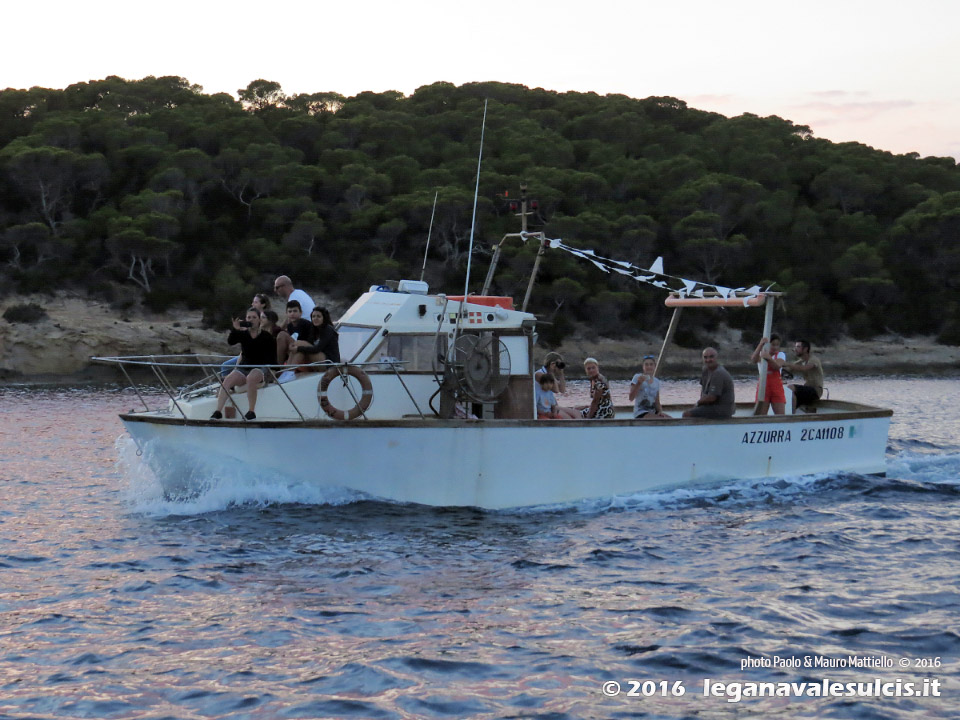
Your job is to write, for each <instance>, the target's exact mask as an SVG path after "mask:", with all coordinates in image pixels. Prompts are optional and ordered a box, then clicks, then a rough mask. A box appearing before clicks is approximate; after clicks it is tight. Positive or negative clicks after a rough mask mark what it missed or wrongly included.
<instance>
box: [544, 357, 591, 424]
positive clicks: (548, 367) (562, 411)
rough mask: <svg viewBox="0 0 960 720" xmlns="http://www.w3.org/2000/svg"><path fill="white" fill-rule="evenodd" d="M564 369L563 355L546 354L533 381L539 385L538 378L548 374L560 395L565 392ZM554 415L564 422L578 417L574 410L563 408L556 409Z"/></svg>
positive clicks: (578, 414) (565, 365)
mask: <svg viewBox="0 0 960 720" xmlns="http://www.w3.org/2000/svg"><path fill="white" fill-rule="evenodd" d="M566 367H567V364H566V363H565V362H564V361H563V355H561V354H560V353H558V352H548V353H547V356H546V357H545V358H544V359H543V367H542V368H540V369H539V370H537V371H536V372H535V373H534V374H533V379H534V380H535V381H536V382H537V383H539V382H540V378H541V377H543V376H544V375H546V374H548V373H549V374H550V375H552V376H553V379H554V380H555V381H556V382H555V385H556V392H558V393H560V394H561V395H562V394H563V393H565V392H566V391H567V378H566V377H565V376H564V374H563V371H564V368H566ZM556 414H557V415H559V416H560V417H561V418H563V419H565V420H574V419H577V418H579V417H580V413H578V412H577V411H576V410H572V409H571V408H565V407H557V411H556Z"/></svg>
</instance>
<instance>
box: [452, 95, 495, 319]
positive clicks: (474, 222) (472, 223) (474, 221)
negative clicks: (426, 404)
mask: <svg viewBox="0 0 960 720" xmlns="http://www.w3.org/2000/svg"><path fill="white" fill-rule="evenodd" d="M487 102H488V100H487V99H484V101H483V122H482V123H481V125H480V155H479V157H477V186H476V188H475V189H474V191H473V217H472V218H471V220H470V249H469V250H468V251H467V279H466V281H465V282H464V284H463V301H464V302H467V294H468V291H469V290H470V261H471V260H472V259H473V231H474V230H475V229H476V227H477V198H478V197H479V195H480V163H481V162H482V161H483V134H484V132H485V131H486V129H487ZM457 324H458V325H459V324H460V323H459V322H458V323H457Z"/></svg>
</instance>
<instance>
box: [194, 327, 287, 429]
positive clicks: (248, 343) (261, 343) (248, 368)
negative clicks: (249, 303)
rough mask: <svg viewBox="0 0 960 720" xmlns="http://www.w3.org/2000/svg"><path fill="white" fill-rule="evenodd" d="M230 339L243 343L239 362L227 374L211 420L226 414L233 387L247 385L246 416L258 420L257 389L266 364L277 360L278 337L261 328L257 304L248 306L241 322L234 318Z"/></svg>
mask: <svg viewBox="0 0 960 720" xmlns="http://www.w3.org/2000/svg"><path fill="white" fill-rule="evenodd" d="M227 343H228V344H230V345H236V344H237V343H240V363H239V364H240V365H241V366H243V367H237V368H236V369H235V370H233V372H231V373H230V374H229V375H227V377H226V378H224V380H223V384H222V385H221V386H220V392H218V393H217V409H216V411H215V412H214V413H213V415H211V416H210V419H211V420H219V419H220V418H222V417H223V406H224V405H226V404H227V393H228V392H229V391H230V389H231V388H234V387H241V386H243V385H246V386H247V401H248V404H249V406H250V409H249V410H248V411H247V414H246V415H244V417H245V418H246V419H247V420H255V419H256V417H257V414H256V413H255V412H254V408H256V406H257V390H259V389H260V385H261V384H262V383H263V378H264V375H265V373H266V368H267V367H268V366H269V365H276V364H277V340H276V338H274V337H273V335H271V334H270V333H268V332H262V331H261V329H260V313H259V312H257V311H256V309H254V308H250V309H249V310H247V320H246V322H245V323H243V324H241V322H240V320H238V319H237V318H234V319H233V330H231V331H230V334H229V335H228V336H227Z"/></svg>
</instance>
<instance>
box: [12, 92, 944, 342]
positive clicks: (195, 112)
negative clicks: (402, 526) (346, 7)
mask: <svg viewBox="0 0 960 720" xmlns="http://www.w3.org/2000/svg"><path fill="white" fill-rule="evenodd" d="M238 94H239V96H240V99H239V101H238V100H237V99H235V98H233V97H232V96H229V95H226V94H216V95H206V94H204V93H203V92H202V90H201V88H199V87H197V86H192V85H190V84H189V82H188V81H186V80H185V79H183V78H175V77H163V78H153V77H148V78H145V79H143V80H139V81H127V80H123V79H120V78H116V77H111V78H107V79H106V80H99V81H94V82H89V83H79V84H77V85H72V86H70V87H68V88H67V89H65V90H49V89H42V88H33V89H31V90H15V89H8V90H4V91H2V92H0V289H2V291H3V292H4V293H9V292H14V291H21V292H36V291H47V290H56V289H62V288H73V289H78V290H85V291H87V292H89V293H91V294H93V295H95V296H98V297H106V298H108V299H110V300H111V301H113V302H115V303H116V304H117V305H118V306H122V305H124V304H125V303H132V302H134V301H136V300H138V299H140V298H141V297H142V298H143V300H144V301H145V302H146V303H147V304H148V305H149V306H151V307H154V308H164V307H168V306H170V305H171V304H173V303H176V302H185V303H188V304H189V305H191V306H198V307H203V308H204V309H205V311H206V317H207V318H208V319H210V320H211V321H213V320H219V319H222V318H223V317H224V316H225V315H226V314H227V313H229V312H235V311H236V310H237V309H238V308H240V307H241V306H242V305H243V304H244V303H245V302H247V301H248V300H249V298H250V296H251V295H252V294H253V292H255V291H260V290H269V289H270V287H271V281H272V279H273V277H274V276H275V275H276V274H278V273H287V274H290V275H292V276H293V277H294V279H295V281H296V282H297V283H298V284H299V285H304V286H306V287H308V288H323V289H325V290H326V291H328V292H330V293H334V294H337V295H342V296H343V297H344V298H345V300H346V299H350V298H352V297H353V296H355V295H356V294H357V292H358V291H360V290H362V289H364V288H366V287H368V286H369V285H371V284H374V283H381V282H383V281H384V280H386V279H388V278H390V279H396V278H400V277H414V278H415V277H418V276H419V272H420V266H421V264H422V260H423V252H424V247H425V242H426V237H427V228H428V225H429V222H430V216H431V209H432V205H433V200H434V194H435V193H436V192H439V201H438V203H437V207H436V217H435V220H434V226H433V241H432V246H431V249H430V258H429V262H428V265H427V279H428V280H429V281H430V283H431V286H432V287H433V288H436V289H442V290H446V291H448V292H459V291H461V290H462V287H463V281H464V273H465V268H466V260H467V257H466V254H467V248H468V240H469V234H470V217H471V211H472V204H473V189H474V182H475V172H476V163H477V152H478V150H479V140H480V128H481V117H482V112H483V103H484V99H487V98H488V99H489V110H488V116H487V128H486V140H485V147H484V160H483V172H482V175H481V179H480V203H479V208H478V213H477V231H476V232H477V234H476V244H477V247H476V248H475V256H474V261H473V272H472V277H473V286H472V289H473V290H479V289H480V285H481V283H482V281H483V277H484V275H485V272H486V267H487V263H488V261H489V258H490V248H491V245H493V244H494V243H496V242H498V241H499V240H500V238H501V237H502V236H503V234H504V233H505V232H515V231H517V230H519V220H518V218H517V217H516V212H515V210H512V209H511V206H510V201H511V200H513V199H514V198H515V197H516V194H517V191H518V189H519V186H520V184H521V183H524V182H525V183H527V184H528V186H529V193H530V197H531V199H533V200H535V201H536V214H535V215H533V216H532V217H531V218H530V229H531V230H540V229H542V230H544V231H545V232H546V233H547V235H548V236H550V237H561V238H563V239H564V241H565V242H567V243H569V244H571V245H575V246H578V247H583V248H592V249H594V250H596V251H597V252H599V253H601V254H604V255H606V256H608V257H613V258H617V259H623V260H629V261H631V262H635V263H637V264H640V265H645V264H649V263H650V262H652V260H653V259H654V258H655V257H656V256H658V255H662V256H663V258H664V262H665V267H666V269H667V271H668V272H669V273H671V274H675V275H682V276H684V277H689V278H696V279H703V280H705V281H708V282H722V283H723V284H726V285H731V286H736V285H752V284H754V283H759V284H763V285H766V284H770V283H776V288H777V289H780V290H784V291H786V292H787V293H788V295H787V298H786V307H785V309H784V310H783V311H781V312H780V314H779V316H780V318H781V319H782V322H781V323H780V328H781V329H782V330H785V331H789V332H802V333H804V334H807V335H809V336H811V337H812V338H813V339H814V340H815V341H818V342H824V341H826V340H828V339H830V338H831V337H834V336H836V335H837V334H838V333H840V332H849V333H851V334H853V335H855V336H859V337H866V336H871V335H874V334H877V333H881V332H884V331H887V330H892V331H896V332H901V333H905V334H913V333H929V334H935V335H938V336H939V337H940V338H941V340H942V341H944V342H951V343H960V302H958V298H957V283H958V280H957V278H958V272H960V245H958V242H960V169H958V166H957V164H956V163H955V162H954V160H953V159H952V158H920V157H918V156H916V155H900V156H897V155H892V154H890V153H886V152H881V151H877V150H873V149H871V148H868V147H866V146H864V145H860V144H856V143H845V144H836V143H832V142H829V141H826V140H821V139H817V138H814V137H813V136H812V135H811V133H810V130H809V129H808V128H807V127H804V126H802V125H794V124H793V123H792V122H790V121H788V120H783V119H780V118H777V117H768V118H760V117H756V116H753V115H744V116H740V117H736V118H726V117H724V116H722V115H718V114H714V113H708V112H703V111H700V110H696V109H693V108H688V107H687V106H686V104H685V103H684V102H682V101H680V100H676V99H674V98H669V97H661V98H656V97H654V98H646V99H643V100H636V99H632V98H628V97H625V96H620V95H608V96H604V97H601V96H598V95H595V94H591V93H556V92H550V91H545V90H539V89H538V90H531V89H528V88H525V87H522V86H519V85H509V84H502V83H477V84H470V85H464V86H461V87H456V86H454V85H451V84H449V83H435V84H433V85H428V86H425V87H422V88H419V89H418V90H417V91H416V92H414V93H413V94H412V95H411V96H409V97H407V96H404V95H402V94H400V93H397V92H385V93H370V92H365V93H361V94H359V95H357V96H356V97H350V98H346V97H343V96H341V95H338V94H336V93H315V94H309V95H303V94H301V95H296V96H294V97H288V96H287V95H285V94H284V93H283V90H282V88H281V87H280V86H279V85H278V84H277V83H273V82H268V81H263V80H258V81H255V82H253V83H251V84H250V85H249V86H248V87H247V88H245V89H243V90H242V91H239V93H238ZM505 193H509V197H506V198H505V197H504V194H505ZM536 250H537V248H536V247H535V246H534V245H533V243H529V244H528V245H527V246H523V245H519V244H508V245H507V246H506V247H505V251H504V257H503V258H502V260H501V263H500V272H499V274H498V277H497V279H496V281H495V285H494V291H495V292H496V293H497V294H505V295H513V296H514V297H517V298H520V297H522V295H523V292H524V289H525V285H526V280H527V277H528V275H529V270H530V268H531V266H532V264H533V256H534V255H535V253H536ZM662 300H663V298H662V296H660V295H658V294H657V293H656V291H652V290H651V289H650V288H649V287H646V286H640V287H638V286H635V285H634V284H633V283H632V282H631V281H630V280H628V279H625V278H611V277H610V276H609V275H605V274H603V273H600V272H598V271H597V270H596V269H595V268H593V267H592V266H591V265H589V264H588V263H583V262H582V261H578V260H577V259H575V258H573V257H571V256H570V255H567V254H564V253H549V252H548V253H547V255H546V256H545V258H544V263H543V267H542V271H541V275H540V282H539V284H538V286H537V288H536V290H535V292H534V295H533V301H532V308H531V309H532V310H534V311H535V312H537V313H538V314H540V315H541V317H544V318H546V319H550V320H552V321H553V323H554V324H553V325H552V327H551V328H550V329H549V330H548V331H547V333H548V335H549V338H548V339H549V340H551V341H554V342H556V341H558V340H559V339H560V338H561V337H562V336H563V335H564V334H565V333H567V332H569V331H570V330H571V329H572V328H574V327H575V325H576V324H577V323H587V324H589V326H590V327H591V328H593V329H594V330H596V331H597V332H600V333H612V332H614V331H617V332H626V333H628V334H629V333H631V332H636V331H638V330H640V329H644V330H651V331H658V330H661V329H662V327H663V324H664V322H665V317H666V313H665V310H664V308H663V305H662ZM721 317H723V319H724V320H725V321H728V322H730V323H731V324H733V325H740V324H741V323H742V322H743V320H742V319H741V318H740V317H738V314H737V313H729V317H727V316H726V315H722V314H721V311H716V312H715V313H714V314H710V313H705V315H704V318H703V320H704V322H705V323H706V324H707V325H708V326H709V325H710V324H711V323H716V322H718V320H719V318H721ZM751 320H753V321H755V318H751ZM752 324H755V322H754V323H752Z"/></svg>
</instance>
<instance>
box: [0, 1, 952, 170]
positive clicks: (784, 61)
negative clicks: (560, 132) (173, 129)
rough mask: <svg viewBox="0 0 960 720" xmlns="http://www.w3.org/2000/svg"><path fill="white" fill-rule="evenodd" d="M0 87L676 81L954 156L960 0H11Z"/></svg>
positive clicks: (560, 87)
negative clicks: (119, 82)
mask: <svg viewBox="0 0 960 720" xmlns="http://www.w3.org/2000/svg"><path fill="white" fill-rule="evenodd" d="M3 20H4V25H5V32H4V41H3V43H2V44H0V88H5V87H14V88H29V87H33V86H36V85H39V86H44V87H54V88H62V87H66V86H67V85H70V84H72V83H76V82H85V81H88V80H94V79H101V78H104V77H106V76H108V75H119V76H120V77H124V78H128V79H139V78H142V77H144V76H147V75H155V76H161V75H179V76H182V77H185V78H187V79H188V80H189V81H190V82H192V83H196V84H198V85H202V86H203V88H204V91H205V92H208V93H214V92H228V93H232V94H234V95H235V94H236V92H237V90H238V89H239V88H243V87H246V86H247V84H248V83H250V82H251V81H252V80H255V79H258V78H264V79H266V80H274V81H276V82H279V83H280V84H281V85H282V87H283V89H284V91H285V92H286V93H288V94H295V93H299V92H319V91H336V92H339V93H342V94H344V95H347V96H350V95H356V94H357V93H359V92H363V91H364V90H371V91H374V92H380V91H384V90H399V91H401V92H403V93H404V94H410V93H411V92H413V91H414V90H415V89H416V88H418V87H420V86H422V85H429V84H430V83H433V82H436V81H441V80H442V81H447V82H452V83H454V84H457V85H461V84H463V83H467V82H477V81H485V80H495V81H499V82H509V83H519V84H521V85H527V86H529V87H543V88H546V89H548V90H557V91H567V90H576V91H581V92H590V91H592V92H596V93H598V94H601V95H602V94H607V93H621V94H624V95H629V96H631V97H636V98H644V97H649V96H651V95H669V96H673V97H676V98H679V99H681V100H684V101H686V102H687V104H688V105H690V106H691V107H696V108H700V109H704V110H712V111H715V112H719V113H722V114H724V115H727V116H735V115H740V114H741V113H744V112H750V113H754V114H757V115H761V116H765V115H779V116H780V117H783V118H786V119H789V120H792V121H793V122H794V123H796V124H798V125H809V126H810V127H811V129H812V130H813V133H814V135H816V136H817V137H821V138H827V139H829V140H834V141H837V142H845V141H857V142H863V143H865V144H867V145H871V146H873V147H876V148H878V149H882V150H889V151H891V152H894V153H907V152H918V153H920V154H921V155H924V156H926V155H938V156H953V157H954V158H958V159H960V81H958V80H960V70H958V69H960V42H958V41H957V28H958V27H960V0H805V1H803V2H786V1H784V0H762V1H761V0H656V1H654V2H651V1H649V0H634V1H633V2H630V1H627V0H594V1H593V2H591V1H590V0H577V1H575V2H574V1H568V0H552V1H550V2H545V1H542V0H516V1H515V2H482V3H481V2H474V3H464V2H458V1H457V0H446V1H444V0H406V1H405V2H404V1H403V0H396V1H389V0H366V1H363V0H339V1H338V2H330V1H328V0H313V1H305V0H300V1H297V2H293V1H288V0H273V2H270V1H269V0H267V1H263V0H260V1H258V2H251V1H250V0H233V1H232V2H224V1H221V0H217V1H211V0H192V1H190V2H187V1H185V0H165V1H164V0H161V1H160V2H142V1H138V0H124V1H123V2H120V1H118V0H89V1H88V2H75V1H71V2H64V1H62V0H48V1H47V2H37V3H26V2H17V3H10V4H7V6H6V7H4V9H3Z"/></svg>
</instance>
